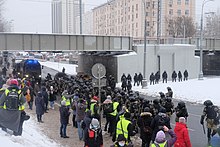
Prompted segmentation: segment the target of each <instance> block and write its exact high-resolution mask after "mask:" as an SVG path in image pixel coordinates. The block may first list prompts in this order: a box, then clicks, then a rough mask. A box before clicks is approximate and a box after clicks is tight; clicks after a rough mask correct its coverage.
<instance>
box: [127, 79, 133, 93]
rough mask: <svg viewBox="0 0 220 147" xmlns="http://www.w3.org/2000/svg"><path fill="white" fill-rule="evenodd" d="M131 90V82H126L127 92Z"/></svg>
mask: <svg viewBox="0 0 220 147" xmlns="http://www.w3.org/2000/svg"><path fill="white" fill-rule="evenodd" d="M131 89H132V84H131V81H129V80H128V83H127V90H128V92H130V91H131Z"/></svg>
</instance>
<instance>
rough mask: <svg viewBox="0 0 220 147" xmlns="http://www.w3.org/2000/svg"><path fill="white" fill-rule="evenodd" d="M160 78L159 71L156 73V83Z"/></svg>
mask: <svg viewBox="0 0 220 147" xmlns="http://www.w3.org/2000/svg"><path fill="white" fill-rule="evenodd" d="M159 80H160V72H159V71H157V72H156V74H155V84H158V83H159Z"/></svg>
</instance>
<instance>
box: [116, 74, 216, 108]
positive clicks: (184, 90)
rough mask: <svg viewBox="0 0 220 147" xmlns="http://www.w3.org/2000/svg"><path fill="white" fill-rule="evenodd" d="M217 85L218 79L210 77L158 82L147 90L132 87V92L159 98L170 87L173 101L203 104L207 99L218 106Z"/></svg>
mask: <svg viewBox="0 0 220 147" xmlns="http://www.w3.org/2000/svg"><path fill="white" fill-rule="evenodd" d="M219 83H220V77H210V78H204V80H198V79H191V80H188V81H182V82H171V81H168V82H167V83H162V82H160V83H159V84H155V85H149V83H148V87H147V89H142V88H141V86H133V87H132V90H134V91H139V92H141V93H144V94H147V95H151V96H159V92H164V93H166V92H167V87H171V89H172V90H173V97H174V98H175V99H180V100H185V101H190V102H194V103H203V102H204V101H205V100H207V99H209V100H211V101H212V102H213V103H214V104H215V105H218V106H220V99H219V94H218V90H219V87H218V86H219ZM117 86H121V83H119V84H118V85H117Z"/></svg>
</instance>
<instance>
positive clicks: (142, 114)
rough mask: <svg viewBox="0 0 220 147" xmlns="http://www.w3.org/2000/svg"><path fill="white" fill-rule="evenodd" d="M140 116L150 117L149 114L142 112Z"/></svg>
mask: <svg viewBox="0 0 220 147" xmlns="http://www.w3.org/2000/svg"><path fill="white" fill-rule="evenodd" d="M141 116H152V114H151V113H150V112H142V113H141Z"/></svg>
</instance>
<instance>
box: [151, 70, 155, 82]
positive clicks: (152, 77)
mask: <svg viewBox="0 0 220 147" xmlns="http://www.w3.org/2000/svg"><path fill="white" fill-rule="evenodd" d="M154 79H155V77H154V73H153V72H152V73H151V75H150V85H151V84H153V85H154Z"/></svg>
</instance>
